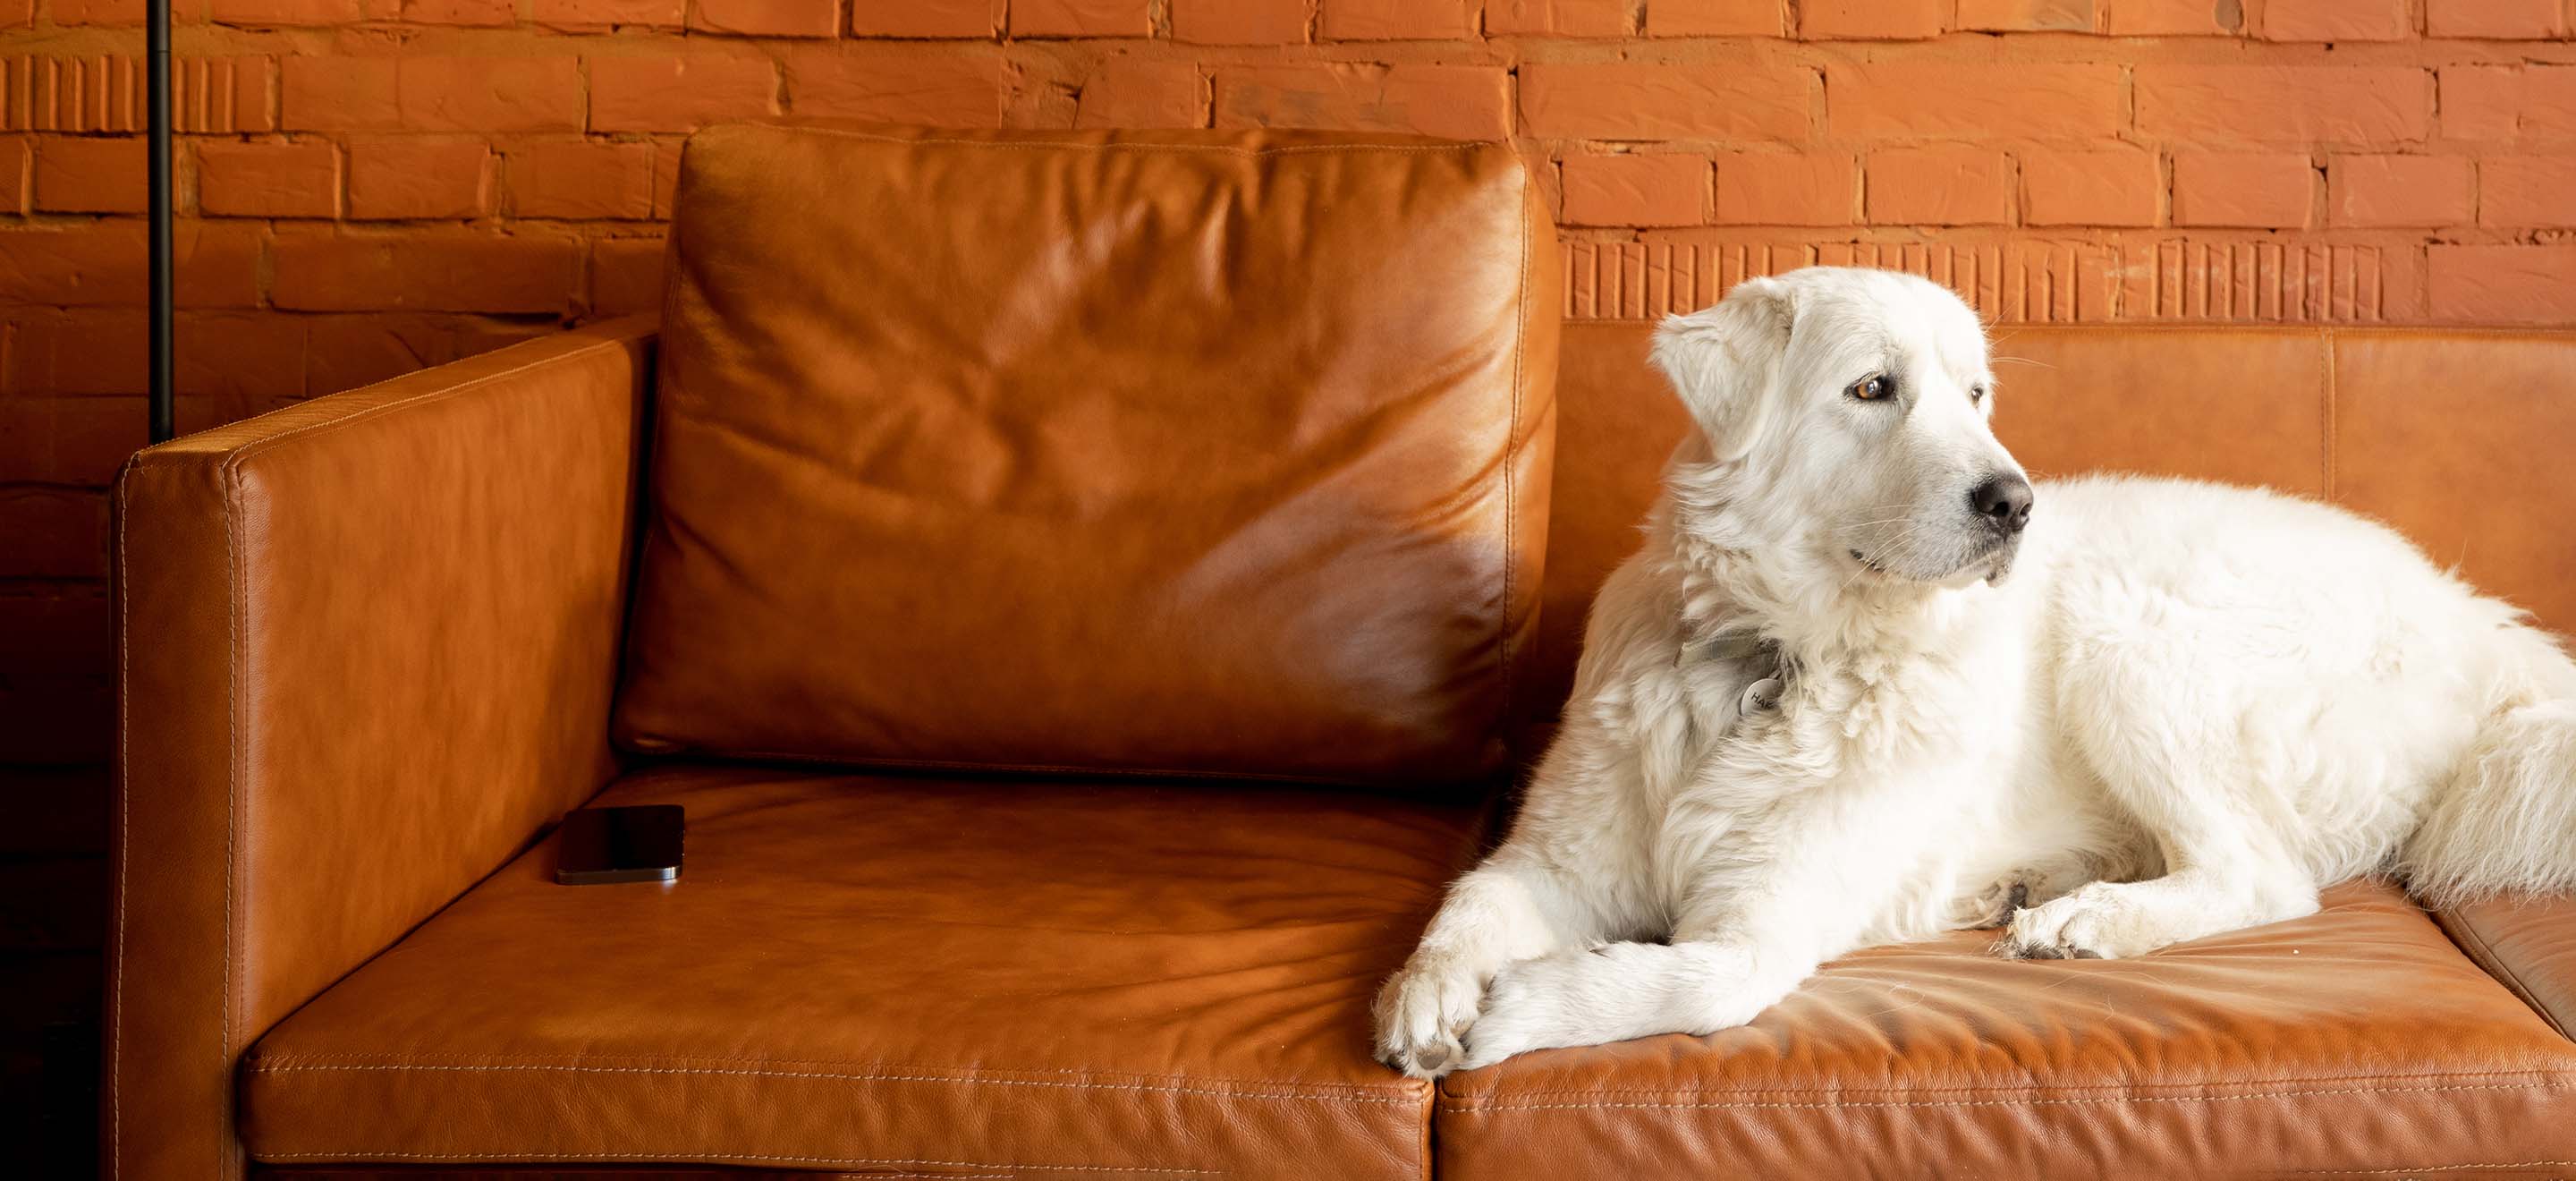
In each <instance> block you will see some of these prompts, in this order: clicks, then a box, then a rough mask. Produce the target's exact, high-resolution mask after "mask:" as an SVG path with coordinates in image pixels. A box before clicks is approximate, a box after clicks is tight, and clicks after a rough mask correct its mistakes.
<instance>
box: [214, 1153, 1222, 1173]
mask: <svg viewBox="0 0 2576 1181" xmlns="http://www.w3.org/2000/svg"><path fill="white" fill-rule="evenodd" d="M319 1158H329V1159H334V1160H350V1161H370V1160H448V1161H486V1160H565V1161H623V1160H662V1161H696V1160H756V1161H780V1162H789V1163H795V1164H812V1165H952V1166H955V1167H957V1168H961V1169H1020V1170H1024V1171H1026V1170H1034V1171H1037V1172H1041V1173H1172V1174H1180V1175H1186V1176H1195V1177H1222V1176H1224V1175H1225V1172H1224V1170H1222V1169H1181V1168H1171V1167H1160V1168H1157V1167H1152V1166H1147V1165H1022V1164H998V1163H995V1162H991V1161H971V1160H891V1159H885V1160H881V1159H877V1158H873V1157H864V1156H769V1155H765V1154H761V1153H748V1152H669V1153H649V1152H617V1153H572V1152H265V1153H261V1154H260V1159H261V1160H313V1159H319Z"/></svg>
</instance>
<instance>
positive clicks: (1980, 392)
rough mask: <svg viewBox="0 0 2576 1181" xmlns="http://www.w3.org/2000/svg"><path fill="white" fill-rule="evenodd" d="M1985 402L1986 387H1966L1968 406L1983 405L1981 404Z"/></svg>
mask: <svg viewBox="0 0 2576 1181" xmlns="http://www.w3.org/2000/svg"><path fill="white" fill-rule="evenodd" d="M1985 400H1986V387H1984V386H1981V385H1972V386H1969V387H1968V404H1969V405H1971V406H1979V405H1983V404H1984V403H1985Z"/></svg>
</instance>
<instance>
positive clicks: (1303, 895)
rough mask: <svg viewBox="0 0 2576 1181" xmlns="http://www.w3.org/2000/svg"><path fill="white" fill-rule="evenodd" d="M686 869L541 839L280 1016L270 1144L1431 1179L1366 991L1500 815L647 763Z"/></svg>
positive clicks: (334, 1154)
mask: <svg viewBox="0 0 2576 1181" xmlns="http://www.w3.org/2000/svg"><path fill="white" fill-rule="evenodd" d="M665 802H667V803H677V804H681V805H684V806H685V807H686V808H687V809H688V836H687V843H688V851H687V864H686V868H685V869H684V871H683V875H682V877H681V879H680V881H679V882H677V883H676V884H673V885H670V886H663V885H659V884H643V885H618V886H580V887H573V886H558V885H556V884H554V882H553V880H552V860H553V857H552V849H551V848H550V843H540V844H539V845H538V846H537V847H536V848H534V849H532V850H531V851H529V852H528V853H527V854H526V855H524V856H521V857H520V858H518V859H517V860H516V861H514V862H512V863H511V864H510V865H508V866H507V867H505V868H503V869H502V870H501V871H499V872H498V873H496V874H495V875H493V876H492V877H491V878H490V879H489V880H487V881H485V882H484V883H483V884H481V885H480V886H478V887H476V888H475V889H474V890H473V891H472V892H470V893H468V894H467V895H466V896H465V897H464V898H462V899H460V900H459V901H458V902H456V903H455V904H454V905H452V906H450V907H449V908H448V909H447V910H446V911H444V912H443V913H441V914H439V915H438V916H436V917H435V918H433V919H431V920H430V921H429V922H428V923H426V924H424V925H423V926H421V927H420V928H419V929H418V930H416V931H414V932H413V933H412V934H411V935H410V936H409V937H407V938H405V939H404V940H403V941H402V942H401V943H400V944H398V945H396V946H395V947H394V948H393V949H391V950H390V951H387V952H386V953H385V954H383V955H382V956H380V957H378V958H377V959H375V960H374V961H372V962H370V963H368V964H367V965H365V966H364V967H362V968H360V969H359V970H358V971H357V972H356V973H354V974H352V975H351V976H349V977H348V978H347V979H345V980H343V981H341V982H340V983H339V984H337V985H335V986H334V987H332V988H331V989H330V990H329V991H327V992H325V993H324V994H323V995H322V996H320V997H319V998H317V999H315V1000H314V1001H313V1002H312V1003H311V1004H309V1005H307V1006H305V1007H304V1008H303V1009H302V1010H300V1011H298V1012H296V1013H295V1014H294V1015H292V1016H291V1017H289V1018H287V1019H286V1020H285V1021H284V1022H283V1023H281V1024H280V1025H278V1026H277V1027H276V1028H275V1029H274V1030H272V1031H271V1032H270V1033H269V1034H268V1035H267V1036H266V1037H265V1038H263V1039H262V1040H261V1041H260V1043H259V1044H258V1046H257V1047H256V1049H255V1051H254V1052H253V1054H252V1055H251V1057H250V1059H249V1060H248V1062H247V1063H246V1064H245V1067H244V1078H243V1085H242V1091H241V1094H242V1120H243V1128H244V1133H245V1139H246V1141H247V1143H248V1145H249V1148H250V1152H251V1154H252V1155H253V1157H254V1158H256V1159H258V1160H261V1161H265V1162H271V1163H276V1164H309V1163H317V1162H358V1161H376V1162H391V1163H426V1162H494V1163H508V1162H564V1163H580V1162H601V1161H617V1162H632V1163H651V1162H694V1163H700V1164H729V1165H746V1166H754V1165H765V1166H769V1167H775V1168H791V1169H792V1168H811V1169H830V1168H840V1169H853V1170H892V1171H898V1172H913V1173H931V1174H943V1175H944V1174H945V1173H949V1172H957V1173H966V1174H976V1173H981V1174H986V1175H999V1174H1007V1175H1011V1176H1023V1175H1026V1176H1050V1175H1057V1174H1061V1175H1064V1176H1098V1175H1110V1174H1116V1175H1136V1176H1145V1177H1166V1178H1172V1179H1175V1181H1178V1179H1181V1178H1187V1177H1195V1176H1203V1175H1205V1176H1213V1175H1217V1174H1223V1175H1225V1176H1227V1177H1230V1178H1259V1177H1315V1176H1334V1177H1351V1178H1368V1177H1407V1178H1419V1177H1421V1176H1422V1175H1423V1174H1424V1171H1425V1169H1426V1168H1427V1161H1426V1153H1427V1145H1426V1138H1427V1135H1428V1128H1429V1123H1430V1113H1429V1104H1430V1095H1431V1092H1430V1087H1429V1085H1428V1084H1425V1083H1422V1082H1418V1081H1415V1080H1410V1079H1405V1078H1402V1077H1400V1076H1398V1075H1396V1074H1395V1073H1393V1072H1392V1071H1389V1070H1387V1069H1386V1068H1385V1067H1383V1066H1380V1065H1378V1064H1377V1063H1375V1062H1373V1061H1371V1060H1370V1058H1369V1019H1368V1003H1369V998H1370V996H1371V995H1372V993H1373V992H1374V991H1375V988H1376V986H1377V984H1378V982H1379V981H1380V980H1381V979H1383V978H1384V977H1385V975H1386V974H1387V973H1388V972H1390V971H1392V970H1393V969H1394V968H1395V966H1396V965H1397V964H1398V963H1399V962H1401V960H1402V958H1403V956H1404V955H1405V954H1406V952H1407V951H1408V950H1410V948H1411V945H1412V942H1413V940H1414V938H1415V936H1417V935H1418V934H1419V933H1420V931H1421V929H1422V926H1423V924H1424V922H1425V921H1427V919H1428V917H1429V915H1430V912H1431V911H1432V909H1433V908H1434V907H1435V906H1436V904H1437V901H1438V896H1439V893H1440V891H1441V889H1442V887H1443V886H1444V885H1445V884H1446V883H1447V881H1448V880H1449V879H1450V878H1451V877H1452V876H1453V875H1455V874H1456V873H1457V872H1459V871H1460V870H1461V868H1462V867H1463V866H1464V864H1465V863H1466V862H1467V861H1468V860H1469V859H1470V858H1471V857H1472V855H1473V853H1474V851H1475V846H1476V844H1477V842H1478V840H1479V838H1480V835H1481V827H1482V823H1483V819H1484V815H1483V809H1482V808H1481V807H1479V806H1476V805H1471V804H1457V803H1438V802H1432V801H1427V800H1397V799H1390V798H1386V797H1379V796H1373V795H1368V794H1364V793H1359V792H1334V791H1329V790H1318V789H1304V788H1278V787H1258V788H1252V787H1247V788H1232V789H1217V788H1213V787H1210V786H1207V785H1189V786H1178V785H1160V786H1158V785H1150V784H1136V783H1118V782H1063V781H1058V782H1031V783H1017V784H1014V783H997V782H980V781H973V780H942V781H937V782H932V781H925V780H920V779H906V778H864V777H841V776H833V775H824V774H796V773H788V772H779V771H754V770H743V769H699V768H691V769H678V768H674V769H664V770H659V771H654V772H650V773H645V774H639V775H636V776H633V777H630V778H628V779H626V780H624V781H622V782H620V783H618V784H616V785H614V786H612V787H611V788H610V789H609V790H608V791H607V792H606V793H604V794H603V795H602V797H601V798H600V799H599V800H597V801H596V803H599V804H640V803H665Z"/></svg>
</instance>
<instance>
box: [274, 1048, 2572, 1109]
mask: <svg viewBox="0 0 2576 1181" xmlns="http://www.w3.org/2000/svg"><path fill="white" fill-rule="evenodd" d="M549 1057H551V1058H552V1060H551V1061H545V1060H541V1059H546V1058H549ZM621 1060H622V1061H627V1062H641V1063H642V1064H644V1065H648V1066H687V1065H693V1064H698V1063H715V1064H721V1065H733V1064H739V1063H750V1064H753V1065H756V1066H825V1067H835V1068H839V1069H842V1070H853V1071H869V1072H877V1073H892V1072H904V1073H910V1074H920V1075H932V1076H934V1077H938V1078H943V1079H954V1080H957V1081H960V1082H975V1081H978V1080H980V1079H982V1078H985V1077H987V1076H991V1075H999V1074H1070V1075H1080V1076H1082V1077H1083V1078H1085V1079H1096V1078H1119V1079H1140V1080H1144V1081H1148V1082H1190V1083H1232V1084H1240V1085H1242V1086H1247V1087H1267V1088H1271V1089H1273V1090H1297V1089H1305V1090H1310V1091H1317V1092H1318V1093H1317V1095H1316V1097H1317V1098H1337V1097H1340V1096H1342V1095H1346V1094H1347V1095H1354V1096H1363V1097H1365V1096H1369V1095H1374V1094H1376V1093H1377V1092H1378V1091H1379V1090H1381V1089H1382V1088H1372V1087H1366V1086H1350V1087H1340V1088H1339V1089H1335V1090H1323V1089H1322V1088H1327V1087H1336V1086H1338V1085H1337V1084H1323V1083H1296V1082H1289V1081H1286V1080H1283V1079H1266V1078H1223V1077H1215V1076H1209V1075H1194V1074H1153V1073H1149V1072H1144V1071H1132V1070H1091V1069H1075V1068H1072V1067H1063V1066H1028V1067H993V1068H986V1069H985V1070H983V1072H982V1073H980V1074H975V1073H951V1074H935V1072H936V1071H937V1070H938V1068H937V1067H931V1066H917V1065H914V1064H911V1063H905V1062H850V1061H845V1060H840V1059H830V1058H767V1057H761V1056H758V1055H738V1056H732V1057H725V1056H713V1055H703V1054H689V1055H678V1056H672V1057H647V1056H643V1055H614V1054H611V1055H598V1056H593V1057H569V1056H562V1055H554V1056H548V1055H539V1054H512V1055H507V1056H506V1059H505V1057H504V1056H503V1055H497V1054H477V1055H465V1054H413V1055H407V1056H404V1057H399V1058H398V1057H394V1056H391V1055H387V1054H369V1053H341V1054H262V1055H259V1056H257V1057H255V1058H252V1059H250V1060H248V1061H246V1062H245V1063H244V1066H245V1067H246V1068H248V1069H253V1070H257V1069H261V1068H263V1067H264V1066H267V1065H270V1064H295V1065H299V1066H300V1065H302V1064H305V1063H342V1062H349V1063H359V1064H364V1065H370V1066H410V1065H454V1066H595V1065H601V1064H603V1063H606V1062H616V1061H621ZM2480 1073H2481V1077H2493V1075H2494V1072H2492V1071H2484V1072H2480ZM2534 1073H2538V1072H2534ZM1390 1085H1391V1086H1392V1087H1394V1088H1395V1089H1397V1090H1402V1091H1406V1092H1412V1091H1415V1090H1417V1089H1419V1090H1420V1091H1422V1092H1424V1093H1427V1092H1428V1091H1429V1089H1430V1084H1428V1083H1419V1082H1416V1081H1415V1080H1412V1079H1397V1080H1395V1081H1394V1082H1393V1083H1391V1084H1390ZM1586 1093H1589V1092H1586Z"/></svg>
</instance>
